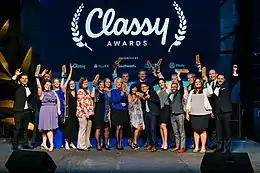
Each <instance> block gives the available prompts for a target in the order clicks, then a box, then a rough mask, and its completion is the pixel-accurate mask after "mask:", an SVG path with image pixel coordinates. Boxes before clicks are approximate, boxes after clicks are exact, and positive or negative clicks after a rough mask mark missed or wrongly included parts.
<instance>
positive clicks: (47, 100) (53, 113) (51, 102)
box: [38, 91, 58, 131]
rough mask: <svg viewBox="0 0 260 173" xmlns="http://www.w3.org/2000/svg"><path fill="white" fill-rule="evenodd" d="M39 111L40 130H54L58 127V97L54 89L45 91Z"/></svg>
mask: <svg viewBox="0 0 260 173" xmlns="http://www.w3.org/2000/svg"><path fill="white" fill-rule="evenodd" d="M43 95H44V96H43V99H42V100H41V108H40V113H39V126H38V129H39V130H44V131H46V130H54V129H57V128H58V110H57V106H56V104H57V98H56V95H55V93H54V91H48V92H45V91H44V92H43Z"/></svg>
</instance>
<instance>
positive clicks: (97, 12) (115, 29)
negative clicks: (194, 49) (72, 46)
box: [71, 1, 187, 52]
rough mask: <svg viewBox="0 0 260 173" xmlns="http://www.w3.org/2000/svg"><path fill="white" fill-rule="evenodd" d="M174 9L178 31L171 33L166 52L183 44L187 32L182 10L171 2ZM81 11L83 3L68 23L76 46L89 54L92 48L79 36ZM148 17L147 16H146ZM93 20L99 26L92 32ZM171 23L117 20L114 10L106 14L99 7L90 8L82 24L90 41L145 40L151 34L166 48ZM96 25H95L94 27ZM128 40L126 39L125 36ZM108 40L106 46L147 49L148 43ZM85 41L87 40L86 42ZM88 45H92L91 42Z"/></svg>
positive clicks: (148, 20) (167, 19)
mask: <svg viewBox="0 0 260 173" xmlns="http://www.w3.org/2000/svg"><path fill="white" fill-rule="evenodd" d="M172 5H173V9H175V11H176V13H175V15H176V14H177V16H178V18H179V21H177V22H178V29H177V31H175V34H173V33H172V34H170V37H173V35H174V37H173V38H174V41H173V42H172V44H170V46H169V48H168V52H170V51H171V48H172V47H173V46H179V45H181V43H182V41H183V40H184V39H185V37H186V30H187V20H186V17H185V15H184V12H183V11H182V9H181V7H180V6H179V5H178V4H177V3H176V2H175V1H174V3H173V4H172ZM83 9H84V4H83V3H82V4H81V5H80V6H79V8H78V9H77V10H76V12H75V13H74V15H73V18H72V21H71V31H72V40H73V41H74V42H75V43H76V45H77V46H78V47H86V48H88V49H89V50H90V51H93V49H92V48H91V46H90V45H89V44H88V43H87V41H83V35H82V34H80V33H81V32H80V31H79V26H78V24H79V17H80V15H81V12H82V10H83ZM147 16H149V14H147ZM93 20H100V21H101V23H102V24H101V26H100V29H99V30H98V31H93V30H92V28H93ZM170 21H171V22H172V20H170V18H169V17H166V18H164V19H161V18H156V19H155V21H154V20H152V21H151V20H150V19H149V18H145V19H143V21H140V19H138V17H135V18H133V19H132V20H130V19H127V18H124V17H120V18H117V15H116V11H115V9H113V8H110V9H107V10H106V11H103V9H101V8H94V9H92V10H91V11H90V12H89V14H88V15H87V17H86V21H85V32H86V35H87V36H88V37H89V38H91V39H96V38H99V37H101V36H108V37H109V36H111V35H115V36H122V35H124V36H129V35H131V36H133V38H134V37H135V36H138V35H143V36H144V37H147V36H149V35H151V34H155V35H157V36H160V37H161V42H160V44H161V45H163V46H165V45H166V42H167V37H168V33H169V32H170V31H169V30H168V29H169V23H170ZM95 26H96V25H95ZM128 38H129V37H128ZM133 38H132V39H130V40H123V41H118V40H109V41H108V42H107V43H106V46H107V47H133V46H135V47H140V46H143V47H145V46H147V45H148V41H147V40H133ZM86 40H87V39H86ZM90 44H91V43H90Z"/></svg>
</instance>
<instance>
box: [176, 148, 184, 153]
mask: <svg viewBox="0 0 260 173" xmlns="http://www.w3.org/2000/svg"><path fill="white" fill-rule="evenodd" d="M176 152H177V153H185V152H186V149H185V148H180V149H179V150H177V151H176Z"/></svg>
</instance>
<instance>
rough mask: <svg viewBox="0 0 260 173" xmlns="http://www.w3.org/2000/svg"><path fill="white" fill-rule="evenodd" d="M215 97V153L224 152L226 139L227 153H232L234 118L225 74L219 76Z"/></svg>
mask: <svg viewBox="0 0 260 173" xmlns="http://www.w3.org/2000/svg"><path fill="white" fill-rule="evenodd" d="M213 97H214V103H215V119H216V130H217V148H216V150H215V152H223V151H224V141H223V138H224V137H225V148H226V152H230V147H231V130H230V121H231V116H232V104H231V99H230V92H229V86H228V83H227V82H226V80H225V76H224V75H223V74H219V75H218V78H217V86H216V88H215V90H214V93H213ZM223 135H224V136H223Z"/></svg>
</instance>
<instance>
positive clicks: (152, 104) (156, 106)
mask: <svg viewBox="0 0 260 173" xmlns="http://www.w3.org/2000/svg"><path fill="white" fill-rule="evenodd" d="M148 94H149V95H150V98H149V99H148V107H149V110H150V112H151V114H152V115H154V116H158V115H160V114H161V110H160V108H161V105H160V98H159V96H158V95H157V93H156V91H154V90H150V91H149V92H148ZM142 109H143V112H144V114H145V113H146V101H145V100H143V99H142Z"/></svg>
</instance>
